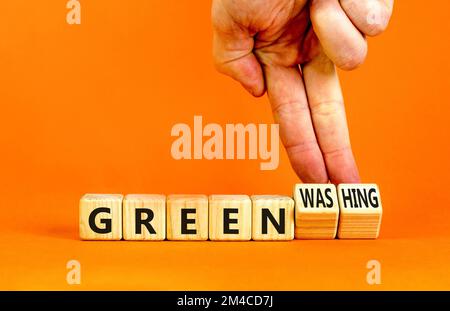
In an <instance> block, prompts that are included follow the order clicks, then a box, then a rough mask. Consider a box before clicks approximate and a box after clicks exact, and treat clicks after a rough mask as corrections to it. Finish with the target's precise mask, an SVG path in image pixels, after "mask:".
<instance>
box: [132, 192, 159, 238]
mask: <svg viewBox="0 0 450 311" xmlns="http://www.w3.org/2000/svg"><path fill="white" fill-rule="evenodd" d="M136 210H138V215H137V216H138V217H136ZM148 217H151V219H150V220H149V221H148V223H149V226H151V227H150V228H147V227H146V226H145V225H142V224H140V225H139V228H138V227H136V222H137V220H138V219H142V220H147V219H148ZM123 238H124V240H148V241H161V240H164V239H165V238H166V196H165V195H161V194H128V195H126V196H125V198H124V200H123Z"/></svg>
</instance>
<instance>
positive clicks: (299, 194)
mask: <svg viewBox="0 0 450 311" xmlns="http://www.w3.org/2000/svg"><path fill="white" fill-rule="evenodd" d="M294 200H295V238H296V239H334V238H335V236H336V231H337V227H338V220H339V205H338V199H337V195H336V187H335V186H334V185H333V184H296V185H295V186H294Z"/></svg>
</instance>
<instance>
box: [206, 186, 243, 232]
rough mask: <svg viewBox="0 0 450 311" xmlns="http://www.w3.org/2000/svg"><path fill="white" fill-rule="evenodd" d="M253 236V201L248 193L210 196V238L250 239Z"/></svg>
mask: <svg viewBox="0 0 450 311" xmlns="http://www.w3.org/2000/svg"><path fill="white" fill-rule="evenodd" d="M251 237H252V202H251V200H250V197H249V196H248V195H210V196H209V238H210V240H212V241H248V240H250V239H251Z"/></svg>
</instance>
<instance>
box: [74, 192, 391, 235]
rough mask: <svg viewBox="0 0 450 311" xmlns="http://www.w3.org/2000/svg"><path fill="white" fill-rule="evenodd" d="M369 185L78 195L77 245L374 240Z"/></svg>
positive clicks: (374, 207) (374, 199) (373, 196)
mask: <svg viewBox="0 0 450 311" xmlns="http://www.w3.org/2000/svg"><path fill="white" fill-rule="evenodd" d="M381 216H382V206H381V200H380V193H379V190H378V187H377V185H376V184H340V185H338V186H337V187H336V186H334V185H333V184H296V185H295V186H294V194H293V198H292V197H289V196H283V195H253V196H248V195H210V196H206V195H182V194H173V195H168V196H165V195H161V194H128V195H126V196H123V195H121V194H85V195H84V196H83V197H82V198H81V200H80V238H81V239H82V240H122V239H124V240H145V241H161V240H174V241H207V240H211V241H249V240H255V241H286V240H293V239H294V238H295V239H334V238H336V237H338V238H339V239H376V238H377V237H378V235H379V232H380V225H381Z"/></svg>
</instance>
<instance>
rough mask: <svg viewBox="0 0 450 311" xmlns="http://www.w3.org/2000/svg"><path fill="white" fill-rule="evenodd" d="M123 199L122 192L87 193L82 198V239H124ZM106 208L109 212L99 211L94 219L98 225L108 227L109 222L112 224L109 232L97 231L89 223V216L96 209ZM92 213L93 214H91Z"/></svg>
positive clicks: (80, 209)
mask: <svg viewBox="0 0 450 311" xmlns="http://www.w3.org/2000/svg"><path fill="white" fill-rule="evenodd" d="M122 200H123V195H121V194H85V195H84V196H83V197H82V198H81V199H80V206H79V216H80V238H81V239H82V240H120V239H122ZM99 208H105V209H107V210H108V212H102V213H98V214H97V215H96V216H95V218H93V219H94V223H95V224H96V227H98V228H100V229H106V227H107V224H106V223H107V222H109V223H110V224H111V226H110V227H111V230H110V232H108V233H97V232H95V231H94V230H93V229H92V228H91V226H90V225H89V218H90V217H93V215H94V214H92V213H93V212H94V210H96V209H99ZM91 214H92V215H91Z"/></svg>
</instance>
